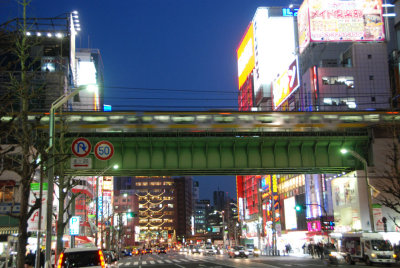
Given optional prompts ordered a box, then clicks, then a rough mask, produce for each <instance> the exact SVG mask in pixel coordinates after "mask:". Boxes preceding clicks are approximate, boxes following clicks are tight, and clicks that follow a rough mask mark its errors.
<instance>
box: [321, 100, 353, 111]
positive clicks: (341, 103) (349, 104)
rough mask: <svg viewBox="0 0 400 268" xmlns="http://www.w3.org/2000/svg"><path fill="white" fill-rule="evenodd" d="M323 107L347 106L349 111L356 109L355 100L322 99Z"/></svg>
mask: <svg viewBox="0 0 400 268" xmlns="http://www.w3.org/2000/svg"><path fill="white" fill-rule="evenodd" d="M323 102H324V105H331V106H344V105H347V107H348V108H349V109H355V108H357V104H356V100H355V98H324V100H323Z"/></svg>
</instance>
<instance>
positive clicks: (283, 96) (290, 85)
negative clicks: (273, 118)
mask: <svg viewBox="0 0 400 268" xmlns="http://www.w3.org/2000/svg"><path fill="white" fill-rule="evenodd" d="M298 67H299V64H298V60H297V58H296V59H295V60H294V61H293V62H292V63H291V64H290V65H289V68H288V69H287V70H285V71H284V72H283V74H281V75H280V76H279V77H278V78H277V79H276V80H275V81H274V86H273V89H272V102H273V105H274V110H276V109H277V108H278V107H279V106H280V105H282V103H283V102H284V101H285V100H287V98H289V96H290V95H292V94H293V93H294V92H295V91H296V89H298V88H299V86H300V79H299V68H298Z"/></svg>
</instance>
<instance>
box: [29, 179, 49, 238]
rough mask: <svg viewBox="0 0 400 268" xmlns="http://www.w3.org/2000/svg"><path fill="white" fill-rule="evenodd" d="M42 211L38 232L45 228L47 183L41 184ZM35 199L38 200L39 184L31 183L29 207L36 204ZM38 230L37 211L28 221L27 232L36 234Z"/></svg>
mask: <svg viewBox="0 0 400 268" xmlns="http://www.w3.org/2000/svg"><path fill="white" fill-rule="evenodd" d="M42 190H43V191H42V211H41V214H40V216H41V217H40V218H41V222H40V230H39V231H42V232H43V231H44V230H45V227H46V215H47V213H46V211H47V210H46V203H47V183H43V189H42ZM36 198H40V183H31V191H30V195H29V205H31V206H33V205H34V204H35V202H36ZM38 229H39V209H37V210H35V212H34V213H33V214H32V215H31V217H30V218H29V220H28V229H27V230H28V232H37V231H38Z"/></svg>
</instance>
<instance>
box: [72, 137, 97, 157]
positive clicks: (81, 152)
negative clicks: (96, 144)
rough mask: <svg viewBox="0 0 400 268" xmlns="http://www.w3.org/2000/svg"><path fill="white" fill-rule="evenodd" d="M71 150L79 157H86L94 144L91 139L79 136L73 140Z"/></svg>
mask: <svg viewBox="0 0 400 268" xmlns="http://www.w3.org/2000/svg"><path fill="white" fill-rule="evenodd" d="M71 150H72V153H73V154H74V155H76V156H77V157H85V156H88V155H89V153H90V151H91V150H92V145H91V144H90V141H88V140H87V139H85V138H77V139H76V140H74V141H73V142H72V146H71Z"/></svg>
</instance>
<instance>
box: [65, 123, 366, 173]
mask: <svg viewBox="0 0 400 268" xmlns="http://www.w3.org/2000/svg"><path fill="white" fill-rule="evenodd" d="M165 134H167V133H165ZM225 134H226V135H221V133H218V135H216V134H213V135H210V134H208V133H200V134H190V135H184V134H182V133H179V135H176V136H174V135H171V133H169V134H168V135H165V136H164V135H160V134H159V133H158V134H157V135H148V134H147V136H146V133H144V135H133V136H121V135H120V134H115V135H112V134H110V135H106V136H103V137H102V136H101V135H91V136H86V137H87V138H88V139H89V140H90V142H91V144H92V146H94V144H96V143H97V142H99V141H101V140H107V141H109V142H111V143H112V144H113V146H114V149H115V153H114V155H113V157H112V158H111V159H110V160H107V161H101V160H98V159H96V158H95V156H94V154H93V153H91V154H90V155H89V156H88V157H90V158H92V169H89V170H73V169H70V164H69V163H68V165H67V170H66V172H67V173H69V174H75V175H96V174H100V173H102V172H103V171H104V170H105V169H107V167H110V166H111V165H114V164H118V165H119V169H118V170H112V169H109V170H107V172H105V174H104V175H110V176H178V175H257V174H258V175H259V174H317V173H320V174H339V173H341V172H348V171H350V170H354V169H357V168H359V169H362V166H361V163H359V161H357V160H355V159H353V158H352V157H346V156H343V155H342V154H341V153H340V148H342V147H346V148H349V149H352V150H354V151H356V152H358V153H359V154H360V155H362V156H364V157H365V158H366V159H368V148H369V140H370V139H369V136H368V134H367V132H366V131H365V132H362V134H360V133H357V134H354V135H352V134H349V133H340V132H336V133H326V132H324V133H319V132H315V133H307V134H306V133H302V135H293V133H270V134H266V133H264V134H261V135H254V134H250V135H249V133H245V134H243V135H241V134H238V133H225ZM83 135H84V134H82V135H76V134H75V135H71V134H70V137H69V138H68V139H67V140H66V143H65V144H66V145H67V146H68V144H69V145H70V144H71V143H72V140H73V138H71V136H75V137H77V136H83ZM86 135H87V133H86ZM70 152H71V151H70ZM71 155H72V154H71Z"/></svg>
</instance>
